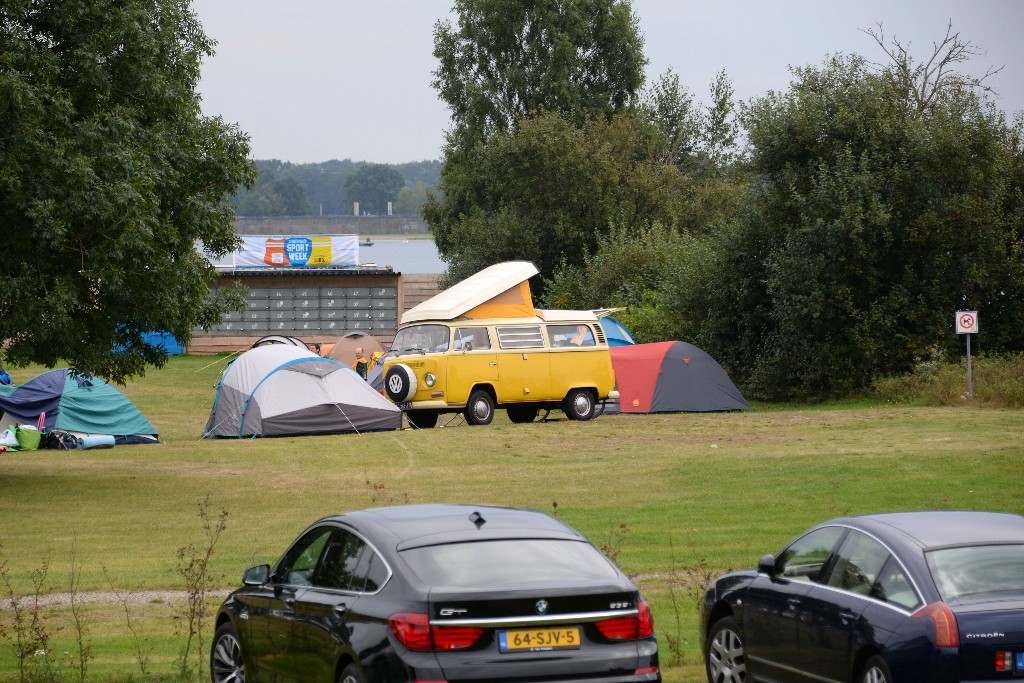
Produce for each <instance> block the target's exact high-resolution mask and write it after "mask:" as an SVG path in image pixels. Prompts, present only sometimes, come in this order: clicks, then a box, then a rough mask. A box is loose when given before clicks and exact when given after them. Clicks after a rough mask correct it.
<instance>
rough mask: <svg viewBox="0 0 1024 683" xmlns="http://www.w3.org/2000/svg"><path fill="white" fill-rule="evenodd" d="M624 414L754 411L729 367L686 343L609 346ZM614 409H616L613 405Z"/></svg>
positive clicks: (621, 408)
mask: <svg viewBox="0 0 1024 683" xmlns="http://www.w3.org/2000/svg"><path fill="white" fill-rule="evenodd" d="M610 351H611V354H612V366H613V367H614V368H615V384H616V385H617V386H618V389H619V411H620V412H623V413H702V412H716V411H729V410H750V409H751V407H750V404H749V403H747V400H746V399H745V398H743V394H741V393H740V390H739V389H737V388H736V385H735V384H733V382H732V380H731V379H729V375H728V374H727V373H726V372H725V369H723V368H722V366H721V365H719V364H718V361H716V360H715V359H714V358H712V357H711V356H710V355H708V354H707V353H705V352H704V351H702V350H701V349H699V348H697V347H696V346H694V345H693V344H687V343H686V342H682V341H668V342H657V343H654V344H635V345H628V346H618V347H613V348H612V349H610ZM609 408H610V412H615V409H614V407H612V406H609Z"/></svg>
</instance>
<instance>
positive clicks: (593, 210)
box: [423, 0, 671, 280]
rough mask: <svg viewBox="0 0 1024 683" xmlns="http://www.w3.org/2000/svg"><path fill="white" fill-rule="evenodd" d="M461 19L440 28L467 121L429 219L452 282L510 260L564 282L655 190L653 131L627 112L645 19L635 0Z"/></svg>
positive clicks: (580, 1)
mask: <svg viewBox="0 0 1024 683" xmlns="http://www.w3.org/2000/svg"><path fill="white" fill-rule="evenodd" d="M455 11H456V12H457V13H458V25H457V27H453V26H452V25H451V24H450V23H448V22H439V23H438V24H437V25H436V26H435V31H434V54H435V56H436V57H437V58H438V61H439V66H438V68H437V70H436V71H435V72H434V73H435V77H436V78H435V81H434V86H435V87H436V88H437V89H438V92H439V93H440V96H441V99H443V100H444V101H445V102H447V103H448V105H449V107H450V108H451V112H452V123H453V125H452V128H451V130H450V131H449V134H448V140H447V144H446V146H445V150H444V163H443V166H442V169H441V180H440V183H439V184H438V190H439V193H438V194H437V195H435V196H433V197H431V198H430V199H429V200H428V202H427V204H426V205H425V206H424V209H423V216H424V218H425V219H426V221H427V224H428V225H429V226H430V228H431V231H432V232H433V233H434V237H435V240H436V242H437V245H438V250H439V251H440V253H441V256H442V258H444V259H445V260H446V261H447V263H448V264H449V269H448V275H449V277H450V279H452V280H459V279H461V278H464V277H466V276H467V275H470V274H471V273H473V272H474V271H475V270H478V269H480V268H482V267H485V266H488V265H491V264H492V263H494V262H495V261H499V260H507V259H529V260H533V261H534V262H535V263H536V264H537V266H538V267H539V268H540V269H541V272H542V274H544V276H546V277H547V276H550V275H551V274H552V273H553V272H554V268H555V267H556V266H557V264H558V263H559V261H561V260H562V259H568V260H569V261H570V262H572V263H578V262H580V261H581V260H582V255H583V254H584V253H586V252H587V250H588V249H590V248H592V247H593V246H594V245H596V239H597V235H598V234H599V233H600V232H602V231H606V230H607V229H608V228H609V219H610V218H611V217H612V216H614V215H616V214H618V213H626V214H630V217H632V214H633V213H635V212H636V211H637V210H640V211H641V213H643V209H644V207H645V206H647V205H646V204H644V202H643V200H642V199H641V195H643V194H644V193H647V192H649V191H653V189H654V188H653V187H652V188H648V189H642V188H641V185H643V184H644V183H647V180H645V174H648V175H649V173H650V172H651V168H652V167H651V166H650V165H649V164H648V163H647V162H648V160H649V158H650V157H651V150H650V149H649V147H650V145H649V144H648V139H649V136H648V135H647V132H646V131H643V130H640V127H638V125H637V123H638V122H637V121H636V120H635V119H633V118H631V117H629V118H619V117H618V115H619V114H622V113H623V112H625V111H626V110H627V107H628V105H629V104H630V103H632V102H633V101H634V100H635V99H636V95H637V93H638V91H639V89H640V87H641V86H642V84H643V66H644V63H645V60H644V57H643V52H642V38H641V36H640V33H639V30H638V28H637V22H636V18H635V17H634V16H633V13H632V8H631V6H630V3H629V2H628V0H539V1H537V2H529V3H520V2H508V1H507V0H456V3H455ZM670 184H671V183H670ZM620 200H621V201H622V202H624V203H623V204H622V205H621V206H616V203H617V202H618V201H620ZM642 220H644V221H647V220H650V217H648V216H642Z"/></svg>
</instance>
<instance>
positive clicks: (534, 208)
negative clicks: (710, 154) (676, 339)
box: [423, 113, 687, 281]
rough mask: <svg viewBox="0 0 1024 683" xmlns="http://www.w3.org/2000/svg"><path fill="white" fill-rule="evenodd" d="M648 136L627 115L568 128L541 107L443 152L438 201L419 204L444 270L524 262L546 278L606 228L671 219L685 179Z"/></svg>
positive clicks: (589, 247)
mask: <svg viewBox="0 0 1024 683" xmlns="http://www.w3.org/2000/svg"><path fill="white" fill-rule="evenodd" d="M652 133H653V131H652V129H651V128H650V126H649V125H647V123H646V122H645V121H644V120H643V119H640V118H637V117H634V116H629V115H622V116H617V117H614V118H613V119H612V120H611V121H605V120H604V119H592V120H591V121H590V122H589V123H587V124H586V125H585V126H583V127H582V128H577V127H576V126H574V125H573V124H571V123H570V122H568V121H566V120H565V119H564V118H562V117H561V116H560V115H558V114H555V113H548V114H544V115H541V116H536V117H533V118H530V119H524V120H523V121H522V122H521V123H520V128H519V129H518V130H516V131H509V132H505V133H499V134H497V135H494V136H493V137H492V138H491V140H490V141H489V142H488V143H486V144H484V143H477V144H476V145H474V146H473V147H471V148H470V149H468V150H463V151H461V152H460V156H459V157H457V158H453V157H452V156H449V157H448V159H447V160H446V163H445V174H444V182H443V183H442V187H443V189H444V191H445V196H444V199H443V201H438V200H436V199H435V198H431V199H430V200H428V202H427V204H426V205H425V206H424V208H423V214H424V217H425V218H426V220H427V222H428V224H430V226H431V230H432V231H433V234H434V240H435V241H436V243H437V247H438V251H439V252H440V253H441V255H442V257H443V258H444V259H445V260H446V261H447V263H448V276H449V277H450V278H451V279H452V280H455V281H458V280H461V279H462V278H465V277H467V276H469V275H471V274H473V273H474V272H476V271H478V270H480V269H482V268H484V267H486V266H489V265H491V264H493V263H496V262H498V261H507V260H528V261H532V262H533V263H534V264H535V265H536V266H537V268H538V269H539V270H540V273H541V276H542V278H544V279H548V278H551V277H552V276H553V275H554V273H555V271H556V269H557V268H558V267H559V265H560V264H569V265H575V264H582V263H583V260H584V258H585V256H586V255H587V254H589V253H590V252H591V251H593V250H594V249H596V248H597V245H598V239H599V236H600V235H602V234H604V233H606V232H608V231H609V230H610V229H611V228H612V226H613V225H624V226H630V227H637V228H638V227H640V226H644V225H649V224H651V223H653V222H660V223H661V224H663V225H671V226H674V225H675V224H676V222H677V220H678V217H679V215H680V214H681V209H682V207H683V206H684V204H685V201H686V197H687V192H686V189H687V186H686V184H685V183H684V179H683V176H682V175H681V174H680V172H679V170H678V169H677V168H676V167H674V166H672V165H667V164H663V163H661V162H660V161H659V160H657V159H656V158H654V154H653V152H654V150H655V149H656V148H657V142H656V138H655V136H653V135H652ZM450 154H451V153H450Z"/></svg>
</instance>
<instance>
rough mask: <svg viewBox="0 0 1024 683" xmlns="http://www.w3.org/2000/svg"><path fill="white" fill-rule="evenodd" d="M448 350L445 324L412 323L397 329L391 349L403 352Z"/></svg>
mask: <svg viewBox="0 0 1024 683" xmlns="http://www.w3.org/2000/svg"><path fill="white" fill-rule="evenodd" d="M447 350H448V327H446V326H445V325H413V326H412V327H406V328H405V329H402V330H399V331H398V334H396V335H395V341H394V342H393V343H392V344H391V351H392V352H393V353H396V354H403V353H435V352H438V351H447Z"/></svg>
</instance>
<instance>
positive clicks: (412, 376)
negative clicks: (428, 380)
mask: <svg viewBox="0 0 1024 683" xmlns="http://www.w3.org/2000/svg"><path fill="white" fill-rule="evenodd" d="M384 391H385V392H386V393H387V395H388V398H390V399H391V400H392V401H394V402H395V403H402V402H404V401H408V400H409V399H410V398H412V397H413V396H415V395H416V373H415V372H413V369H412V368H410V367H409V366H408V365H406V364H405V363H396V364H395V365H392V366H391V367H390V368H388V370H387V372H385V373H384Z"/></svg>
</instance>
